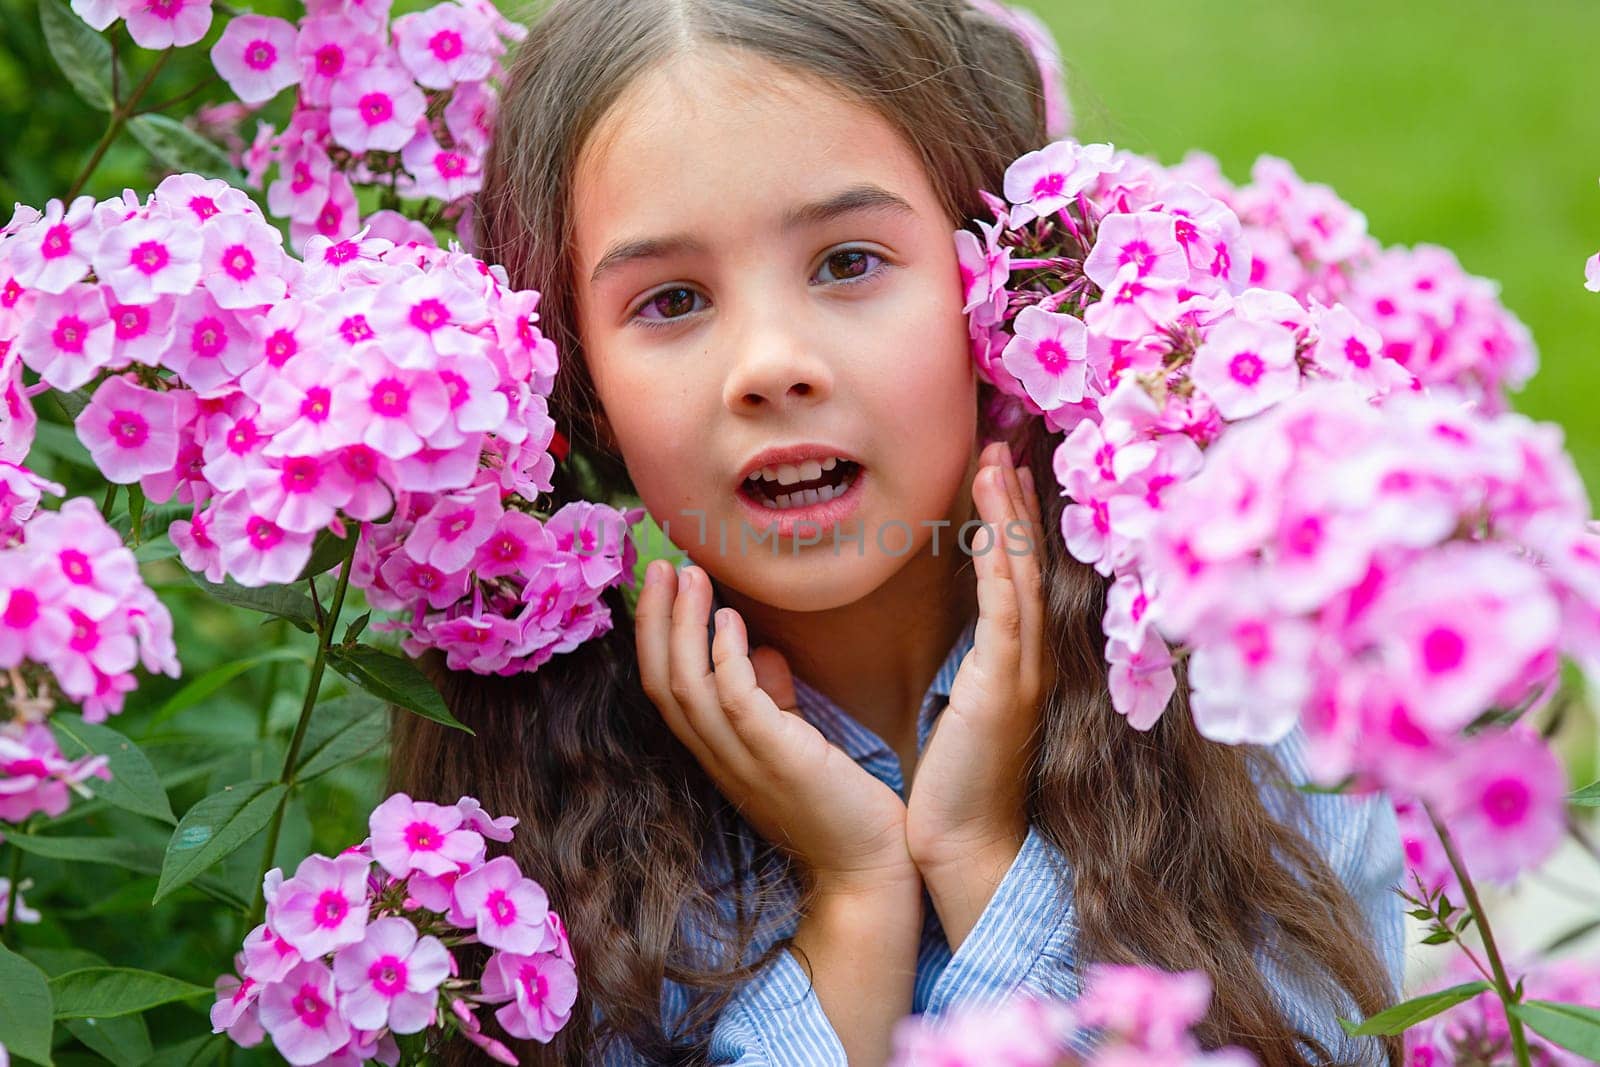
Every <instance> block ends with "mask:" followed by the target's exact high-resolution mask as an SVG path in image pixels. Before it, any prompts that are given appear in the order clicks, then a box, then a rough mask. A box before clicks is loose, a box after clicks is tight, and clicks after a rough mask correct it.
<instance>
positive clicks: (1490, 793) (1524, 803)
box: [1483, 778, 1532, 829]
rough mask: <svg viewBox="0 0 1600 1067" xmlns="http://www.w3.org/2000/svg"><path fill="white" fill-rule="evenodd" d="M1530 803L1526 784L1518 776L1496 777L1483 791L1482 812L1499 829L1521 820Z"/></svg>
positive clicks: (1526, 812) (1530, 799) (1525, 814)
mask: <svg viewBox="0 0 1600 1067" xmlns="http://www.w3.org/2000/svg"><path fill="white" fill-rule="evenodd" d="M1531 805H1532V798H1531V797H1530V796H1529V795H1528V784H1527V783H1526V782H1524V781H1522V780H1521V779H1520V778H1500V779H1496V780H1495V781H1493V782H1490V783H1489V785H1488V788H1486V789H1485V790H1484V791H1483V813H1484V815H1485V816H1487V817H1488V819H1489V822H1490V823H1492V824H1493V825H1494V826H1496V827H1498V828H1501V829H1504V828H1505V827H1508V826H1515V825H1517V824H1518V823H1520V822H1522V820H1523V819H1524V818H1525V817H1526V816H1527V814H1528V808H1529V807H1530V806H1531Z"/></svg>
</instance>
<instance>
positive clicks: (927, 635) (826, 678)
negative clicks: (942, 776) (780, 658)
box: [718, 546, 978, 770]
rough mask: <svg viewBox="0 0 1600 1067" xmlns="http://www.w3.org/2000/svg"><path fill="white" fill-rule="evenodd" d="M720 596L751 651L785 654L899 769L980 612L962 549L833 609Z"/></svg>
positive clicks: (926, 559)
mask: <svg viewBox="0 0 1600 1067" xmlns="http://www.w3.org/2000/svg"><path fill="white" fill-rule="evenodd" d="M941 547H942V548H947V547H948V546H941ZM718 596H719V598H721V599H722V601H723V602H724V603H726V604H727V605H728V606H730V607H733V608H735V609H737V610H738V612H739V614H740V615H741V616H742V617H743V618H744V620H745V625H746V626H747V627H748V629H749V632H750V644H751V647H752V648H755V647H756V646H758V645H772V646H773V647H774V648H776V649H777V650H778V651H780V652H782V653H783V655H784V658H785V659H786V660H788V663H789V667H790V670H791V671H792V672H793V673H794V674H795V675H796V676H797V677H799V678H801V679H803V680H804V681H805V682H806V683H807V684H808V685H810V686H811V687H812V688H813V689H815V690H817V691H818V692H820V693H822V694H824V695H825V696H827V697H828V699H829V700H831V701H833V702H834V703H835V704H837V705H838V706H839V707H841V708H843V709H844V710H845V711H847V712H849V713H850V714H851V715H852V716H853V717H854V718H855V719H856V721H857V722H859V723H861V725H863V726H865V727H866V728H867V729H869V730H872V731H873V732H874V733H876V734H877V735H878V736H879V737H881V738H882V739H883V740H884V741H885V742H886V743H887V744H888V745H889V747H890V748H892V749H893V750H894V751H895V752H897V753H899V754H900V755H901V758H902V762H904V761H905V757H906V756H907V754H908V753H910V754H914V753H915V752H916V751H917V713H918V711H919V710H920V708H921V704H922V698H923V696H924V694H926V692H927V690H928V686H929V685H931V684H932V683H933V678H934V675H935V674H936V673H937V672H938V670H939V667H940V665H941V664H942V663H943V662H944V659H945V657H946V656H947V655H948V654H949V651H950V647H951V646H952V645H953V644H954V643H955V641H956V638H957V637H958V636H960V634H961V631H962V629H963V628H964V627H965V626H966V625H967V623H968V622H969V621H971V619H972V617H973V616H974V615H975V614H976V613H977V604H978V599H977V581H976V578H975V577H974V573H973V568H972V560H971V559H970V558H968V557H967V556H966V555H965V554H964V553H962V552H961V551H959V550H957V551H941V552H940V553H938V554H937V555H936V554H934V553H933V552H931V551H924V552H922V553H921V554H919V555H918V556H916V557H915V558H913V559H910V560H908V561H907V563H906V565H905V566H904V567H902V568H901V569H900V571H899V572H897V573H896V574H895V576H894V577H893V578H891V579H890V580H889V581H887V582H885V583H884V584H883V585H882V586H880V587H879V588H878V589H877V590H876V591H874V592H873V593H872V594H871V595H870V596H867V597H864V598H863V599H861V600H858V601H856V602H854V603H852V604H847V605H845V606H843V607H839V608H834V609H830V610H828V611H817V612H804V613H800V612H792V611H781V610H777V609H774V608H772V607H771V606H769V605H767V604H763V603H760V602H758V601H754V600H751V599H749V598H748V597H745V596H743V595H741V594H740V593H738V592H737V591H735V590H732V589H726V588H722V589H719V590H718ZM908 770H909V768H908Z"/></svg>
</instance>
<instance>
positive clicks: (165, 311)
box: [106, 296, 178, 367]
mask: <svg viewBox="0 0 1600 1067" xmlns="http://www.w3.org/2000/svg"><path fill="white" fill-rule="evenodd" d="M177 308H178V305H177V301H176V300H175V299H174V298H173V297H170V296H162V297H157V298H156V300H155V302H154V303H151V304H118V303H115V302H112V303H110V304H108V305H107V307H106V315H107V317H108V318H109V319H110V320H111V331H112V333H111V336H112V341H111V359H110V360H109V361H108V363H107V365H108V366H113V367H123V366H127V365H128V364H129V363H130V362H131V363H141V364H143V365H144V366H146V367H154V366H158V365H159V364H160V362H161V357H162V355H163V353H165V352H166V351H167V349H168V348H169V347H170V346H171V344H172V336H173V335H172V326H173V322H174V321H175V319H176V315H177Z"/></svg>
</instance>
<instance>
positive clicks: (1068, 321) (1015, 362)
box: [1000, 307, 1088, 409]
mask: <svg viewBox="0 0 1600 1067" xmlns="http://www.w3.org/2000/svg"><path fill="white" fill-rule="evenodd" d="M1012 329H1013V331H1014V336H1013V337H1012V339H1011V341H1010V342H1008V343H1007V344H1006V347H1005V350H1004V352H1002V353H1001V357H1000V361H1001V363H1002V364H1003V365H1004V366H1005V368H1006V370H1007V371H1009V372H1010V373H1011V374H1012V375H1013V376H1015V377H1016V379H1017V380H1018V381H1019V382H1021V383H1022V387H1023V388H1024V389H1025V390H1027V394H1028V396H1029V397H1030V398H1032V400H1033V401H1034V403H1036V404H1038V405H1039V406H1040V407H1041V408H1045V409H1049V408H1054V407H1057V406H1059V405H1061V404H1063V403H1075V402H1077V401H1079V400H1082V399H1083V396H1084V383H1085V377H1086V374H1087V368H1088V363H1087V351H1088V348H1087V344H1088V343H1087V340H1086V336H1085V330H1084V325H1083V320H1082V319H1079V318H1076V317H1074V316H1071V315H1061V314H1057V313H1055V312H1050V311H1044V310H1042V309H1040V308H1038V307H1026V308H1023V309H1022V311H1021V312H1020V313H1019V314H1018V315H1017V317H1016V319H1015V321H1014V322H1013V324H1012Z"/></svg>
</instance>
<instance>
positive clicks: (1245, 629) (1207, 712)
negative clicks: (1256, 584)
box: [1189, 598, 1316, 745]
mask: <svg viewBox="0 0 1600 1067" xmlns="http://www.w3.org/2000/svg"><path fill="white" fill-rule="evenodd" d="M1253 599H1254V598H1252V599H1251V601H1248V602H1253ZM1248 602H1247V603H1248ZM1315 641H1316V630H1315V628H1314V627H1313V626H1312V625H1311V624H1309V623H1307V622H1305V621H1303V620H1300V619H1295V618H1279V617H1275V616H1272V615H1270V614H1259V615H1257V614H1250V613H1248V608H1244V609H1243V610H1241V611H1240V613H1239V616H1238V617H1237V618H1235V619H1233V620H1231V621H1229V622H1228V623H1227V624H1226V625H1225V626H1224V627H1223V628H1222V632H1221V633H1220V634H1217V635H1216V636H1215V637H1208V639H1207V640H1206V641H1205V642H1204V643H1201V644H1199V645H1198V647H1196V648H1195V649H1194V650H1193V652H1192V654H1191V657H1190V661H1189V681H1190V684H1191V686H1192V688H1193V693H1192V695H1191V706H1192V709H1193V712H1194V720H1195V726H1196V727H1197V728H1198V729H1199V731H1200V733H1201V734H1202V735H1204V736H1205V737H1208V738H1210V739H1211V740H1213V741H1220V742H1222V743H1224V744H1241V743H1247V744H1262V745H1265V744H1273V743H1274V742H1277V741H1280V740H1282V738H1283V736H1284V735H1285V734H1286V733H1288V731H1289V730H1291V729H1292V728H1293V727H1294V724H1295V722H1296V719H1297V717H1298V713H1299V711H1300V708H1301V706H1302V705H1303V704H1304V703H1305V701H1306V699H1307V698H1308V696H1309V695H1310V679H1309V677H1308V673H1309V672H1308V671H1307V662H1308V660H1309V659H1310V657H1311V653H1312V649H1313V648H1314V646H1315Z"/></svg>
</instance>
